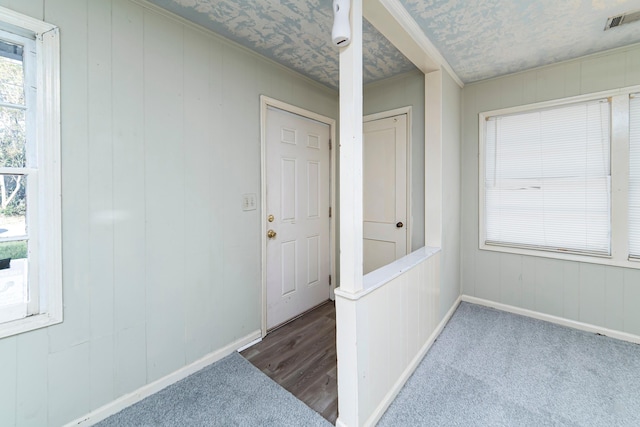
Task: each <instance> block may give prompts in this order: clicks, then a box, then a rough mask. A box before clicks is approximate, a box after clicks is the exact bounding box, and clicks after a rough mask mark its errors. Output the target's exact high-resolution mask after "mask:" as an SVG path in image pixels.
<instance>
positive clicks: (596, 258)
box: [479, 244, 640, 269]
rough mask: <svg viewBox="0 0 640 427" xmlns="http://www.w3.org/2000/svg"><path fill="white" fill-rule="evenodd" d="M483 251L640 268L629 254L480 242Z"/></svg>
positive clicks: (639, 262) (639, 261)
mask: <svg viewBox="0 0 640 427" xmlns="http://www.w3.org/2000/svg"><path fill="white" fill-rule="evenodd" d="M479 249H480V250H482V251H490V252H501V253H507V254H513V255H526V256H533V257H538V258H550V259H556V260H561V261H573V262H582V263H588V264H600V265H608V266H613V267H624V268H636V269H640V259H632V258H629V256H628V255H627V254H625V255H623V256H615V254H614V255H611V256H606V255H582V254H576V253H570V252H567V253H564V252H556V251H551V250H548V251H545V250H535V249H526V248H518V247H513V246H499V245H487V244H480V247H479Z"/></svg>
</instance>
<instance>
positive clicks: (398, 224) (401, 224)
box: [396, 222, 404, 228]
mask: <svg viewBox="0 0 640 427" xmlns="http://www.w3.org/2000/svg"><path fill="white" fill-rule="evenodd" d="M396 227H398V228H402V227H404V224H403V223H402V222H399V223H397V224H396Z"/></svg>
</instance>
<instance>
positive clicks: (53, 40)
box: [0, 7, 63, 339]
mask: <svg viewBox="0 0 640 427" xmlns="http://www.w3.org/2000/svg"><path fill="white" fill-rule="evenodd" d="M0 30H2V31H4V32H7V33H12V34H15V35H17V36H21V37H26V38H29V39H33V40H34V43H35V61H33V63H32V64H30V65H32V66H34V68H35V69H34V70H32V72H34V73H35V81H36V87H37V90H36V95H35V105H34V107H35V108H34V109H35V115H34V116H32V117H31V118H32V121H33V122H35V125H32V124H31V123H28V124H27V128H28V129H29V127H30V126H31V132H33V133H35V135H32V137H33V136H35V146H36V150H35V151H36V154H35V157H36V158H37V166H36V167H35V168H33V169H32V170H30V171H29V176H30V180H34V179H35V181H36V183H35V185H33V187H34V189H35V190H36V191H37V193H35V192H32V191H33V190H32V189H31V184H29V186H28V187H27V191H29V192H30V194H29V195H28V196H27V197H28V199H27V200H31V201H32V203H33V204H34V205H35V208H34V207H33V206H31V205H30V206H29V208H30V209H28V210H27V224H28V226H29V231H28V235H29V255H28V263H29V284H28V286H29V287H30V288H31V287H35V288H36V294H37V296H38V297H37V302H36V304H31V306H30V309H35V313H33V312H31V313H29V314H28V315H27V317H24V318H21V319H16V320H12V321H6V322H3V323H0V339H1V338H4V337H7V336H11V335H15V334H19V333H22V332H26V331H30V330H34V329H38V328H42V327H47V326H50V325H54V324H57V323H60V322H62V320H63V304H62V232H61V231H62V230H61V228H62V227H61V224H62V220H61V218H62V214H61V169H60V34H59V29H58V27H56V26H55V25H52V24H48V23H46V22H43V21H40V20H37V19H34V18H31V17H28V16H25V15H23V14H20V13H18V12H15V11H13V10H10V9H7V8H4V7H0ZM25 52H26V50H25ZM26 66H27V65H26V62H25V67H26ZM25 83H26V82H25ZM32 142H33V140H32ZM27 143H28V144H29V142H27ZM32 166H33V165H29V164H27V165H26V168H24V169H31V167H32ZM32 279H33V281H32Z"/></svg>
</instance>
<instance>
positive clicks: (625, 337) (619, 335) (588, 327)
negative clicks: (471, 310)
mask: <svg viewBox="0 0 640 427" xmlns="http://www.w3.org/2000/svg"><path fill="white" fill-rule="evenodd" d="M462 301H464V302H469V303H471V304H478V305H483V306H485V307H491V308H495V309H497V310H502V311H506V312H508V313H513V314H519V315H521V316H526V317H531V318H533V319H538V320H544V321H547V322H551V323H555V324H557V325H562V326H567V327H569V328H574V329H579V330H581V331H586V332H592V333H594V334H600V335H606V336H608V337H611V338H616V339H619V340H622V341H628V342H631V343H634V344H640V336H638V335H633V334H629V333H627V332H621V331H616V330H615V329H608V328H603V327H601V326H596V325H592V324H589V323H583V322H578V321H576V320H570V319H566V318H564V317H558V316H553V315H551V314H545V313H540V312H538V311H533V310H528V309H526V308H520V307H515V306H513V305H508V304H502V303H499V302H495V301H490V300H486V299H482V298H477V297H472V296H469V295H462Z"/></svg>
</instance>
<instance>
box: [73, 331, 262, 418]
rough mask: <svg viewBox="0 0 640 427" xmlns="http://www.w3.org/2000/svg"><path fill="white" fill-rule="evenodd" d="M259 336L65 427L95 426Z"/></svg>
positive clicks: (253, 335)
mask: <svg viewBox="0 0 640 427" xmlns="http://www.w3.org/2000/svg"><path fill="white" fill-rule="evenodd" d="M261 336H262V333H261V331H255V332H252V333H250V334H249V335H247V336H245V337H242V338H240V339H239V340H236V341H234V342H232V343H231V344H229V345H226V346H225V347H222V348H221V349H219V350H216V351H214V352H212V353H209V354H207V355H206V356H204V357H203V358H201V359H198V360H196V361H195V362H193V363H191V364H189V365H187V366H185V367H182V368H180V369H178V370H177V371H174V372H172V373H170V374H169V375H167V376H164V377H162V378H160V379H157V380H156V381H154V382H152V383H150V384H147V385H144V386H142V387H140V388H139V389H137V390H135V391H133V392H131V393H128V394H125V395H124V396H120V397H119V398H117V399H116V400H114V401H112V402H109V403H107V404H106V405H104V406H101V407H100V408H98V409H95V410H93V411H91V412H90V413H88V414H87V415H84V416H82V417H80V418H78V419H76V420H74V421H71V422H70V423H68V424H66V425H65V427H74V426H90V425H93V424H96V423H98V422H100V421H102V420H104V419H105V418H107V417H110V416H111V415H113V414H116V413H118V412H120V411H122V410H123V409H124V408H126V407H128V406H131V405H133V404H134V403H137V402H139V401H141V400H142V399H144V398H146V397H148V396H151V395H152V394H154V393H157V392H159V391H160V390H162V389H163V388H165V387H167V386H170V385H171V384H173V383H176V382H178V381H180V380H181V379H183V378H186V377H188V376H189V375H191V374H193V373H195V372H197V371H199V370H200V369H202V368H204V367H206V366H209V365H211V364H212V363H214V362H217V361H218V360H220V359H222V358H223V357H225V356H228V355H229V354H231V353H233V352H234V351H236V350H237V349H240V348H245V347H246V346H247V345H248V344H252V343H254V342H256V341H259V340H260V339H261Z"/></svg>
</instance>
